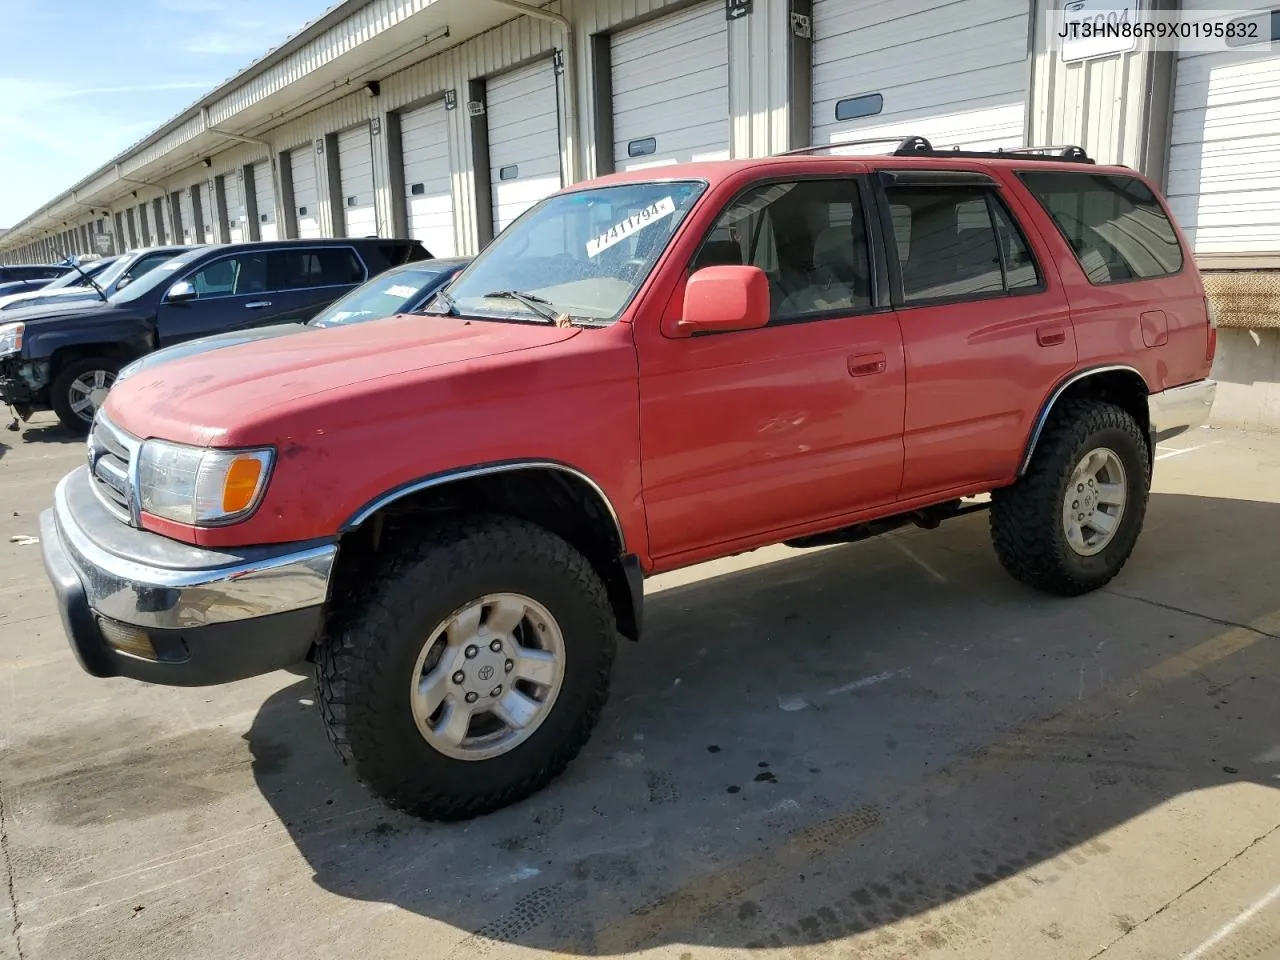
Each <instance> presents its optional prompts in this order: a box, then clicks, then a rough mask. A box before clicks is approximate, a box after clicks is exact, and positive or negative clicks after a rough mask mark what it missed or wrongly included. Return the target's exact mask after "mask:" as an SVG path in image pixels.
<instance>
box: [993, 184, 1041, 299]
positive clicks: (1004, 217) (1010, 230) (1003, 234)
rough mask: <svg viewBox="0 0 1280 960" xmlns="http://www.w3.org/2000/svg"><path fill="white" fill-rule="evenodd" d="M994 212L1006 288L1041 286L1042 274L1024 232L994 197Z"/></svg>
mask: <svg viewBox="0 0 1280 960" xmlns="http://www.w3.org/2000/svg"><path fill="white" fill-rule="evenodd" d="M991 199H992V201H993V203H992V205H991V206H992V212H993V213H994V214H995V218H996V239H997V240H998V241H999V243H1000V256H1001V258H1002V259H1003V260H1004V271H1005V286H1006V287H1008V288H1009V289H1010V290H1027V289H1031V288H1034V287H1038V286H1040V272H1039V270H1037V269H1036V261H1035V258H1034V257H1032V256H1031V249H1030V248H1029V247H1028V246H1027V241H1026V238H1025V237H1023V235H1022V231H1021V230H1019V229H1018V227H1017V226H1016V225H1015V224H1014V222H1013V218H1012V217H1010V216H1009V211H1007V210H1006V209H1005V208H1004V204H1003V203H1000V202H999V201H998V200H996V198H995V197H994V196H992V197H991Z"/></svg>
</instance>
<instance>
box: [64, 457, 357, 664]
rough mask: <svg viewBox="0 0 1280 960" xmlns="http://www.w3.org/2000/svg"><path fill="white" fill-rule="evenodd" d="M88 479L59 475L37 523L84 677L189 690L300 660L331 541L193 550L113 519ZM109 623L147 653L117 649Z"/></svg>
mask: <svg viewBox="0 0 1280 960" xmlns="http://www.w3.org/2000/svg"><path fill="white" fill-rule="evenodd" d="M91 484H92V481H91V480H90V478H89V473H88V470H87V469H85V468H83V467H82V468H80V469H78V470H76V471H74V472H72V473H70V474H68V475H67V476H65V477H63V478H62V481H61V482H60V483H59V484H58V487H57V490H56V491H55V493H54V505H53V508H52V509H50V510H46V511H45V512H44V513H43V514H42V515H41V518H40V521H41V522H40V530H41V549H42V551H43V553H44V564H45V570H46V571H47V572H48V574H49V578H50V580H51V581H52V583H53V587H54V591H55V593H56V594H57V596H58V601H59V606H60V608H61V609H60V612H61V614H62V619H63V625H64V627H65V628H66V632H67V636H68V639H69V640H70V642H71V646H72V648H73V650H74V651H75V653H76V656H77V658H78V659H79V661H80V663H81V665H82V666H83V667H84V668H85V669H86V670H87V671H88V672H89V673H91V674H93V675H94V676H131V677H136V678H138V679H142V680H147V681H150V682H153V683H172V684H182V685H188V684H194V685H200V684H207V683H223V682H226V681H228V680H234V679H240V678H242V677H246V676H252V675H254V674H256V673H265V672H268V671H270V670H274V669H278V668H280V667H284V666H288V665H289V664H291V663H294V662H296V661H297V660H299V659H302V657H304V656H305V655H306V653H307V651H308V650H309V649H310V645H311V643H312V642H313V641H314V639H315V637H316V635H317V634H318V631H319V627H320V624H321V622H322V616H323V608H324V604H325V601H326V599H327V597H328V592H329V577H330V575H331V573H332V571H333V564H334V561H335V559H336V557H337V553H338V548H337V546H336V544H333V543H307V544H298V543H294V544H285V545H279V546H271V547H252V548H247V549H242V550H235V551H223V550H216V549H212V550H211V549H205V548H200V547H193V546H191V545H189V544H185V543H180V542H178V541H176V540H170V539H168V538H167V537H162V536H159V535H158V534H154V533H150V532H148V531H146V530H139V529H137V528H135V527H131V526H128V525H127V524H125V523H122V522H121V521H120V520H119V519H117V518H116V517H115V516H113V515H112V514H111V513H110V512H109V511H108V510H107V508H106V507H105V506H103V504H102V503H101V501H100V500H99V499H98V498H97V496H96V495H95V494H94V492H93V490H92V487H91ZM121 625H123V626H124V627H126V628H133V629H132V633H131V634H130V633H129V631H128V630H126V631H125V633H126V634H129V635H131V636H137V635H139V634H141V635H144V636H145V637H146V638H147V640H146V644H149V646H150V649H152V651H153V654H148V655H146V656H142V657H139V656H138V655H136V654H131V653H130V652H129V650H130V649H132V648H130V647H128V646H127V645H126V646H122V645H121V643H120V642H119V641H118V638H119V637H120V636H121V630H120V628H121ZM146 648H147V647H146V646H145V645H144V647H143V649H146Z"/></svg>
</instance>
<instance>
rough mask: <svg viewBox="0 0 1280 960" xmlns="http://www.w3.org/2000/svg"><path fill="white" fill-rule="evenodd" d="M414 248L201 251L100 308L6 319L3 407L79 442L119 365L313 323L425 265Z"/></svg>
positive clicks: (341, 244) (281, 245) (372, 244)
mask: <svg viewBox="0 0 1280 960" xmlns="http://www.w3.org/2000/svg"><path fill="white" fill-rule="evenodd" d="M429 257H430V254H429V253H428V252H427V250H426V249H425V248H424V247H423V246H422V244H420V243H419V242H418V241H416V240H396V239H387V238H377V237H367V238H351V239H340V240H338V239H335V240H280V241H270V242H256V243H237V244H225V245H221V246H214V247H199V248H197V249H194V250H189V251H188V252H186V253H184V254H182V255H180V256H177V257H174V258H173V259H172V260H169V261H166V262H165V263H163V264H161V265H160V266H158V267H156V268H155V269H154V270H152V271H151V272H150V273H148V274H147V275H146V276H145V277H142V278H141V279H139V280H137V281H135V282H134V283H131V284H129V286H128V287H126V288H125V289H123V290H121V291H119V292H117V293H115V294H113V295H112V296H111V297H110V299H109V300H108V301H107V302H106V303H101V302H87V303H75V304H69V305H68V306H66V307H58V308H36V309H35V310H32V311H25V310H24V311H13V315H12V318H10V317H9V316H8V315H6V316H5V320H6V321H11V322H7V323H4V324H2V325H0V401H3V402H5V403H7V404H9V406H11V407H12V408H13V409H14V411H15V412H16V413H17V415H18V416H19V417H20V418H22V419H24V420H25V419H28V418H29V417H30V416H31V413H32V412H33V411H34V410H37V409H50V408H51V409H52V410H53V411H54V412H55V413H57V415H58V419H59V420H61V421H62V423H63V424H64V425H65V426H67V427H69V428H71V429H72V430H75V431H76V432H78V433H85V432H87V431H88V429H89V424H90V423H92V422H93V416H94V414H95V413H96V412H97V409H98V407H99V406H101V404H102V402H103V400H104V399H105V398H106V395H107V390H108V389H110V387H111V384H112V383H113V382H114V381H115V378H116V374H117V373H118V372H119V371H120V368H121V367H123V366H124V365H125V364H127V363H129V362H131V361H133V360H136V359H137V358H138V357H141V356H143V355H144V354H147V353H150V352H151V351H153V350H158V349H159V348H161V347H167V346H169V345H171V344H175V343H181V342H183V341H185V340H192V339H195V338H196V337H205V336H208V335H210V334H215V333H222V332H225V331H231V330H241V329H245V328H247V327H261V326H266V325H269V324H277V323H288V322H298V323H302V322H305V321H307V320H310V319H311V318H312V317H313V316H315V315H316V314H317V313H318V312H319V311H320V310H322V309H324V307H326V306H327V305H328V304H330V303H332V302H333V301H334V300H336V299H337V298H338V297H340V296H342V295H343V294H345V293H347V291H349V290H351V289H353V288H355V287H357V286H359V285H360V284H362V283H364V282H365V281H366V280H367V279H369V278H370V277H373V276H376V275H377V274H380V273H382V272H383V271H384V270H387V269H389V268H391V267H394V266H398V265H400V264H403V263H408V262H410V261H413V260H426V259H428V258H429Z"/></svg>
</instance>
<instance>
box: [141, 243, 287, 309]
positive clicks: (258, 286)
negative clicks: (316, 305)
mask: <svg viewBox="0 0 1280 960" xmlns="http://www.w3.org/2000/svg"><path fill="white" fill-rule="evenodd" d="M157 266H158V264H157ZM187 280H188V281H189V282H190V283H191V284H192V285H193V286H194V287H195V288H196V295H197V296H198V297H200V298H201V299H206V298H210V297H233V296H245V295H248V294H252V293H262V292H263V291H265V290H267V289H268V287H267V257H266V254H262V253H251V254H250V253H246V254H240V255H239V256H235V257H227V258H226V259H223V260H215V261H214V262H213V263H211V264H209V265H208V266H206V267H203V268H202V269H200V270H197V271H196V272H195V273H193V274H192V275H191V276H190V277H188V278H187ZM125 289H126V290H127V289H128V287H126V288H125Z"/></svg>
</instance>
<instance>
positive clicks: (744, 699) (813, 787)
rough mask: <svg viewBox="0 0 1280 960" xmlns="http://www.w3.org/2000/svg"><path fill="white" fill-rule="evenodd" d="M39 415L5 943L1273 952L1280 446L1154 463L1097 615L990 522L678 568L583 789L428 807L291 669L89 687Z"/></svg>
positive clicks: (1201, 958) (7, 849)
mask: <svg viewBox="0 0 1280 960" xmlns="http://www.w3.org/2000/svg"><path fill="white" fill-rule="evenodd" d="M48 423H49V421H42V425H41V426H40V427H38V428H36V429H34V430H29V431H28V433H27V435H26V437H25V439H24V438H23V437H21V436H19V435H17V434H9V433H4V434H0V444H3V445H4V446H0V507H2V509H0V803H2V807H0V841H2V844H0V846H2V848H3V865H2V866H3V874H2V875H0V886H6V887H7V888H8V892H7V895H0V957H3V958H5V960H8V958H15V960H63V958H68V960H69V958H73V957H74V958H95V957H112V958H120V957H129V958H131V960H132V958H137V960H152V958H156V960H159V958H165V960H168V958H172V957H178V956H181V957H184V958H189V960H205V958H210V960H212V958H238V957H246V958H248V957H252V958H266V957H308V958H324V957H335V958H337V957H342V958H348V957H357V956H359V957H361V958H365V960H373V958H382V957H388V958H400V957H404V958H409V957H413V958H424V957H425V958H432V960H434V958H450V957H457V958H462V957H473V956H483V957H493V958H507V957H521V958H534V957H550V956H556V957H564V956H571V957H578V956H617V955H627V956H644V957H654V958H657V957H663V958H667V957H669V958H673V960H695V958H696V960H702V958H717V960H718V958H722V957H747V956H750V957H757V956H759V957H767V958H775V957H777V958H782V957H786V958H813V960H819V958H821V960H828V958H832V960H834V958H846V957H847V958H855V957H856V958H860V960H861V958H866V960H888V958H894V957H904V958H905V957H913V958H914V957H930V958H932V957H938V958H943V957H946V958H950V957H955V958H975V960H976V958H984V960H986V958H1008V960H1015V958H1019V960H1020V958H1024V957H1035V958H1037V960H1058V958H1062V960H1094V958H1099V957H1104V958H1107V960H1135V958H1173V957H1187V958H1188V960H1227V958H1231V960H1237V958H1244V957H1271V956H1280V888H1277V886H1276V885H1277V883H1280V833H1277V831H1276V828H1277V827H1278V826H1280V793H1278V792H1277V788H1278V787H1280V670H1278V669H1277V668H1278V667H1280V591H1278V590H1277V585H1278V577H1277V573H1276V569H1277V568H1276V556H1277V544H1278V543H1280V438H1276V437H1262V436H1254V435H1249V434H1242V433H1235V432H1231V431H1226V430H1208V429H1206V430H1200V431H1196V432H1195V433H1194V434H1190V435H1187V436H1184V437H1180V438H1177V439H1175V440H1173V441H1171V442H1170V443H1169V444H1167V445H1166V446H1165V447H1162V449H1161V451H1160V459H1159V462H1158V463H1157V479H1156V492H1155V494H1154V495H1153V497H1152V501H1151V506H1150V510H1149V514H1148V520H1147V525H1146V529H1145V531H1144V533H1143V536H1142V539H1141V540H1140V542H1139V546H1138V549H1137V551H1136V553H1135V555H1134V557H1133V559H1132V560H1131V562H1130V565H1129V566H1128V567H1127V568H1126V570H1125V571H1124V572H1123V573H1122V574H1121V576H1120V577H1119V578H1117V580H1116V581H1114V583H1113V584H1112V585H1111V586H1110V587H1108V588H1107V589H1105V590H1103V591H1100V592H1098V593H1095V594H1092V595H1090V596H1088V597H1084V598H1080V599H1076V600H1059V599H1054V598H1047V597H1043V596H1039V595H1037V594H1034V593H1030V592H1028V591H1026V590H1025V589H1023V588H1021V587H1019V586H1018V585H1017V584H1014V583H1013V582H1011V581H1010V580H1009V579H1008V578H1007V577H1005V576H1004V574H1003V573H1002V572H1001V570H1000V569H999V567H998V565H997V563H996V561H995V558H994V556H993V555H992V553H991V550H990V546H989V543H988V539H987V534H986V519H985V517H983V516H981V515H978V516H971V517H967V518H963V519H960V520H956V521H952V522H950V523H948V524H945V525H943V527H942V528H940V529H939V530H936V531H932V532H926V531H916V530H912V531H907V532H903V533H900V534H896V535H893V536H889V537H883V538H880V539H878V540H872V541H867V542H864V543H860V544H853V545H848V546H843V547H835V548H830V549H825V550H814V551H804V552H800V551H792V550H788V549H785V548H777V549H770V550H762V551H757V552H755V553H751V554H747V555H744V556H740V557H736V558H732V559H730V560H725V561H720V562H717V563H714V564H707V565H704V566H703V567H699V568H696V569H693V570H689V571H682V572H680V573H678V574H673V575H668V576H664V577H661V578H657V579H656V580H654V581H653V582H651V583H650V584H649V589H648V601H647V602H648V609H647V611H646V615H647V637H646V639H645V641H644V642H643V643H641V644H639V645H628V646H627V647H624V648H623V649H622V650H621V653H620V657H619V661H618V669H617V674H616V679H615V685H614V693H613V697H612V700H611V702H610V705H609V706H608V707H607V709H606V712H605V716H604V718H603V721H602V723H601V726H600V728H599V729H598V730H597V733H596V735H595V737H594V738H593V740H592V741H591V743H590V744H589V746H588V747H587V749H586V750H585V751H584V752H583V754H582V755H581V756H580V757H579V758H578V760H577V761H576V762H575V763H574V764H573V765H572V766H571V768H570V770H569V771H568V773H567V774H566V775H565V776H564V777H563V778H562V779H560V780H559V781H557V782H556V783H555V784H553V785H552V786H551V787H550V788H549V789H547V790H546V791H544V792H542V793H540V794H538V795H537V796H535V797H533V798H531V799H530V800H528V801H525V802H524V803H522V804H519V805H517V806H515V807H513V808H510V809H508V810H504V811H502V812H500V813H498V814H495V815H493V816H490V817H487V818H484V819H481V820H476V821H472V822H470V823H466V824H456V825H433V824H423V823H419V822H415V821H413V820H410V819H408V818H405V817H401V816H399V815H395V814H391V813H389V812H387V811H386V810H384V809H383V808H382V807H381V806H380V805H379V804H378V803H377V801H376V800H374V799H372V798H371V797H369V796H368V795H367V794H365V793H364V791H363V790H362V789H361V788H360V787H358V786H357V785H355V784H354V783H353V782H352V781H351V778H350V777H349V775H348V773H347V771H346V770H344V769H343V768H342V767H341V765H340V764H339V763H338V761H337V759H336V758H335V757H334V755H333V754H332V752H331V751H330V750H329V747H328V745H327V743H326V742H325V739H324V735H323V732H322V730H321V729H320V725H319V719H318V717H317V716H316V712H315V709H314V704H313V703H312V702H311V697H312V694H311V689H310V683H309V680H307V679H306V678H304V677H302V676H299V675H296V674H292V673H288V672H281V673H278V674H274V675H271V676H268V677H261V678H257V679H254V680H250V681H245V682H243V683H239V684H235V685H231V686H226V687H221V688H210V689H202V690H178V689H168V688H162V687H149V686H145V685H142V684H138V683H134V682H130V681H124V680H111V681H98V680H93V679H91V678H89V677H87V676H85V675H84V674H82V673H81V672H80V670H79V668H78V667H77V666H76V665H75V662H74V660H73V659H72V657H71V655H70V653H69V651H68V650H67V648H66V644H65V641H64V640H63V637H62V633H61V626H60V623H59V621H58V618H57V616H56V613H55V611H54V608H53V605H52V597H51V593H50V591H49V589H48V587H47V586H46V583H45V579H44V574H43V571H42V569H41V567H40V561H39V547H38V546H36V545H30V544H21V543H13V542H10V538H11V537H13V536H20V535H35V534H36V533H37V530H36V515H37V513H38V510H39V509H40V508H42V507H43V506H44V505H46V504H47V502H48V500H49V496H50V493H51V490H52V487H53V484H54V482H55V481H56V479H57V477H59V476H60V475H61V474H62V473H63V472H64V471H65V470H67V469H70V468H71V467H72V466H74V465H76V464H77V463H78V462H80V459H81V457H82V451H83V448H82V444H81V443H80V442H79V441H76V440H71V439H68V438H66V437H65V436H64V435H62V434H60V432H59V431H58V429H57V428H56V427H53V426H51V425H49V426H46V425H45V424H48ZM15 514H16V515H15Z"/></svg>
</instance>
